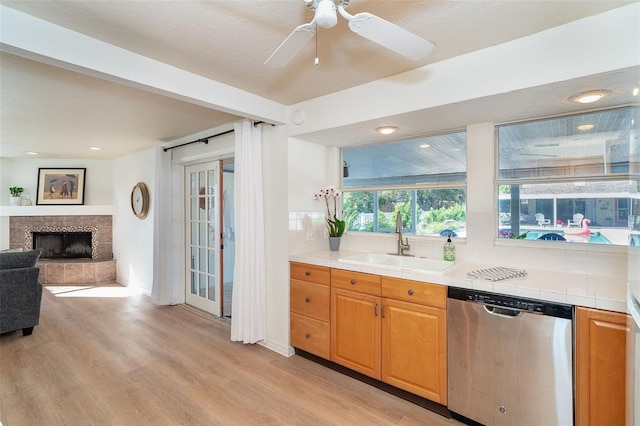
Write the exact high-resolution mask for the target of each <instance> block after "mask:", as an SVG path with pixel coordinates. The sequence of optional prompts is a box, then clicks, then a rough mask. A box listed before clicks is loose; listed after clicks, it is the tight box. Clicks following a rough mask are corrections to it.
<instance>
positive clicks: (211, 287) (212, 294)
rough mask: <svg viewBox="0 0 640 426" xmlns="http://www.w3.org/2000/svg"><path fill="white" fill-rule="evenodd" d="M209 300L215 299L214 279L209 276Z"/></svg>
mask: <svg viewBox="0 0 640 426" xmlns="http://www.w3.org/2000/svg"><path fill="white" fill-rule="evenodd" d="M209 300H216V279H215V277H212V276H209Z"/></svg>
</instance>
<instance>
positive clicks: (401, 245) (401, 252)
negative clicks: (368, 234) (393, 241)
mask: <svg viewBox="0 0 640 426" xmlns="http://www.w3.org/2000/svg"><path fill="white" fill-rule="evenodd" d="M396 234H398V252H397V253H389V254H395V255H397V256H411V257H413V255H412V254H406V253H405V250H411V246H410V245H409V238H405V239H404V240H405V241H404V242H402V215H401V214H400V212H398V213H397V214H396Z"/></svg>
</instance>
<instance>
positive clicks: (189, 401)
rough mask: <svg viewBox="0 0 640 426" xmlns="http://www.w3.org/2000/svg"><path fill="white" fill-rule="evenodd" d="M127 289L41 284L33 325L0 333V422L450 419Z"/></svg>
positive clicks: (247, 422) (380, 421)
mask: <svg viewBox="0 0 640 426" xmlns="http://www.w3.org/2000/svg"><path fill="white" fill-rule="evenodd" d="M105 290H106V291H105ZM125 290H126V289H124V288H123V287H120V286H118V285H117V284H110V285H109V286H108V287H107V288H106V289H94V290H78V289H76V288H73V287H48V289H45V290H44V292H43V300H42V310H41V317H40V325H38V326H37V327H36V328H35V329H34V332H33V334H32V335H31V336H27V337H23V336H22V332H12V333H6V334H4V335H2V336H0V421H1V422H2V423H3V425H4V426H22V425H127V426H128V425H265V424H267V425H301V424H304V425H365V424H367V425H454V424H455V425H458V424H459V423H458V422H455V421H454V420H449V419H446V418H444V417H441V416H440V415H438V414H435V413H432V412H430V411H428V410H426V409H424V408H422V407H419V406H417V405H414V404H412V403H410V402H407V401H405V400H403V399H400V398H398V397H395V396H392V395H389V394H387V393H385V392H383V391H381V390H378V389H376V388H374V387H372V386H369V385H367V384H365V383H361V382H359V381H357V380H355V379H352V378H349V377H347V376H345V375H342V374H340V373H338V372H335V371H332V370H330V369H328V368H326V367H323V366H320V365H318V364H316V363H314V362H312V361H309V360H307V359H304V358H302V357H299V356H293V357H291V358H286V357H283V356H281V355H278V354H276V353H274V352H272V351H270V350H268V349H265V348H263V347H261V346H258V345H243V344H241V343H234V342H231V341H229V325H228V324H227V323H224V322H223V321H220V320H217V319H212V318H209V317H206V316H204V315H201V314H198V313H195V312H193V311H191V310H189V309H187V308H185V307H182V306H155V305H153V304H152V303H151V301H150V299H149V298H148V297H146V296H144V295H140V294H134V295H127V294H126V293H127V292H126V291H125ZM52 291H53V292H55V293H56V294H57V295H54V294H53V293H52ZM103 294H104V295H109V294H111V295H116V296H118V297H100V296H101V295H103Z"/></svg>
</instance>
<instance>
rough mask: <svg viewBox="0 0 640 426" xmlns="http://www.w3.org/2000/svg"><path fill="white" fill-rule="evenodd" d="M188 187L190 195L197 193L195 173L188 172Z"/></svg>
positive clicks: (196, 176)
mask: <svg viewBox="0 0 640 426" xmlns="http://www.w3.org/2000/svg"><path fill="white" fill-rule="evenodd" d="M189 188H190V189H189V191H190V192H189V193H190V195H191V196H194V195H197V194H198V175H197V174H196V173H190V174H189Z"/></svg>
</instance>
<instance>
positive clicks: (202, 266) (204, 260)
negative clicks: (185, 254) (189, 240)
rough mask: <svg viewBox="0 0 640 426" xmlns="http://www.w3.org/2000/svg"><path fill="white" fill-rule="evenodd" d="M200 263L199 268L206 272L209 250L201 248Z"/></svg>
mask: <svg viewBox="0 0 640 426" xmlns="http://www.w3.org/2000/svg"><path fill="white" fill-rule="evenodd" d="M199 251H200V264H199V265H198V266H199V267H198V270H199V271H200V272H206V271H207V269H206V268H207V258H206V257H207V250H206V249H203V248H201V249H200V250H199Z"/></svg>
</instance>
